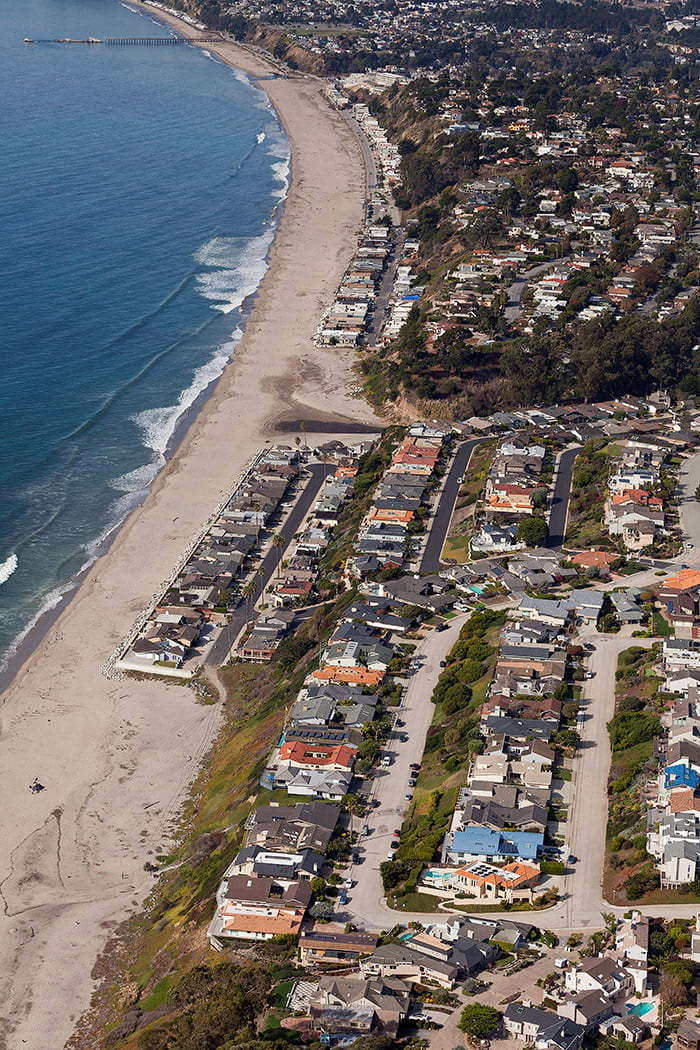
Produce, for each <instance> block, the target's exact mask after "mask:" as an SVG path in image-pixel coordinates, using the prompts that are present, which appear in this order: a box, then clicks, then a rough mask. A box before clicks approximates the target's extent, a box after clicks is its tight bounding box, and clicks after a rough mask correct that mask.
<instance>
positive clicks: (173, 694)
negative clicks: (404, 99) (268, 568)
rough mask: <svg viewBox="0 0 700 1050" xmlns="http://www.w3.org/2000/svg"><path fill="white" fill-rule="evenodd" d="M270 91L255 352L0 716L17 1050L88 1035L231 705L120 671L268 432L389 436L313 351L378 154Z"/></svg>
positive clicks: (185, 442) (241, 54)
mask: <svg viewBox="0 0 700 1050" xmlns="http://www.w3.org/2000/svg"><path fill="white" fill-rule="evenodd" d="M132 2H133V0H132ZM134 6H142V5H140V4H136V3H134ZM144 9H145V10H146V11H148V13H149V15H153V17H154V18H157V19H162V20H164V21H170V19H171V18H172V16H167V15H166V14H165V13H163V12H160V11H158V12H156V11H154V10H153V9H152V8H149V7H147V6H144ZM173 24H175V20H174V19H173ZM176 27H177V29H178V31H180V32H181V33H182V35H184V36H187V32H186V31H187V30H188V29H190V30H191V27H188V26H187V25H186V24H177V26H176ZM191 32H194V31H192V30H191ZM206 49H207V50H210V51H212V52H214V53H215V54H216V55H217V57H218V58H219V59H221V60H222V61H224V62H225V63H226V64H228V65H230V66H232V67H233V68H236V69H242V70H243V72H245V73H248V74H249V75H252V76H256V75H259V76H262V77H265V76H267V77H269V76H270V73H273V74H276V72H277V71H276V70H275V69H274V66H270V67H266V65H265V64H264V62H263V61H262V60H261V58H259V57H257V56H253V55H251V54H250V53H249V52H248V51H246V50H245V49H243V48H240V47H238V45H234V44H229V43H228V42H223V41H222V42H221V44H217V45H216V46H215V45H212V44H207V45H206ZM257 86H259V87H260V88H261V89H262V90H264V91H265V93H266V94H267V96H268V98H270V101H271V103H272V105H273V106H274V108H275V110H276V112H277V115H278V118H279V119H280V122H281V123H282V126H283V127H284V129H285V132H286V134H287V138H288V140H289V143H290V147H291V152H292V162H291V171H290V185H289V188H288V192H287V197H286V199H285V201H284V203H283V207H282V209H281V215H280V218H279V221H278V224H277V228H276V231H275V238H274V241H273V243H272V246H271V248H270V251H269V266H268V269H267V271H266V273H265V276H264V277H263V280H262V282H261V284H260V286H259V288H258V290H257V292H256V293H255V296H254V300H253V303H252V310H251V311H250V313H249V314H248V317H247V319H246V323H245V327H244V330H243V336H242V339H241V341H240V342H239V343H238V345H237V347H236V352H235V354H234V355H233V356H232V357H231V358H230V359H229V361H228V362H227V364H226V366H225V368H224V371H223V372H222V374H221V376H220V377H219V378H218V379H217V380H216V381H215V382H214V384H213V385H211V386H210V387H209V388H207V391H205V392H203V395H202V401H201V403H199V405H197V402H195V404H193V405H192V406H191V407H190V409H189V412H188V413H185V414H184V416H183V431H182V435H181V438H180V440H179V442H178V443H177V446H176V448H175V449H174V452H173V454H172V455H171V456H170V458H169V459H168V460H167V462H166V463H165V465H164V466H163V468H162V469H161V470H160V471H159V473H158V474H157V475H156V477H155V478H154V480H153V482H152V483H151V486H150V491H149V492H148V493H146V494H145V498H144V500H143V503H142V504H141V505H140V506H137V507H136V508H135V509H134V510H132V511H131V513H130V514H129V515H128V517H127V518H126V519H125V521H124V522H123V523H122V524H121V525H120V526H119V527H118V528H117V529H115V533H114V535H113V538H111V542H110V543H109V549H108V550H107V551H106V552H105V553H102V554H101V555H100V556H99V557H98V559H97V561H96V562H95V563H94V564H93V565H92V566H90V567H89V568H88V569H87V570H86V573H85V577H84V579H83V580H82V581H81V583H80V585H79V586H78V587H77V589H76V590H73V591H71V593H70V595H68V596H67V601H66V604H65V606H63V605H59V607H58V608H57V609H55V610H52V613H53V616H52V614H51V613H49V614H47V615H48V616H49V617H51V622H50V624H47V627H46V631H45V633H44V635H43V637H40V638H39V639H38V640H37V642H36V644H35V646H34V651H33V652H32V653H31V654H30V655H29V656H28V658H25V659H24V662H23V664H22V666H21V668H20V669H19V670H18V672H17V674H16V677H15V679H14V681H13V682H12V684H11V686H10V687H9V689H8V690H6V692H5V696H4V703H3V705H2V707H0V747H1V748H2V757H1V758H0V770H1V772H0V782H1V783H2V787H3V791H4V795H5V797H6V798H9V800H10V803H9V806H8V807H7V808H6V812H5V819H4V821H3V834H2V836H0V897H1V898H2V912H1V913H0V966H1V967H2V969H3V972H4V973H5V974H6V975H11V976H10V978H9V979H6V981H5V995H4V996H3V1004H2V1006H0V1047H2V1048H3V1050H5V1048H7V1050H14V1048H15V1047H17V1048H18V1050H19V1047H20V1046H26V1047H27V1050H43V1047H44V1046H45V1045H46V1032H49V1031H50V1032H51V1033H52V1036H51V1042H52V1044H53V1045H56V1046H62V1045H63V1044H64V1043H65V1041H66V1040H67V1039H68V1038H69V1037H70V1035H71V1034H72V1032H73V1030H74V1027H75V1024H76V1023H77V1021H78V1019H79V1017H80V1015H81V1014H82V1013H83V1012H84V1011H85V1009H86V1008H87V1007H88V1006H89V1001H90V996H91V993H92V991H93V990H94V988H95V986H96V982H95V980H94V979H93V978H92V976H91V970H92V967H93V965H94V962H95V960H96V959H97V957H98V955H99V953H100V951H101V950H102V948H103V947H104V944H105V942H106V940H107V939H108V937H109V936H110V934H111V933H112V932H113V931H114V929H115V928H116V926H118V925H119V923H120V922H122V921H123V919H125V918H126V917H128V915H130V914H133V912H134V911H136V910H138V908H139V907H140V906H141V904H142V901H143V899H144V897H145V896H146V894H147V893H148V891H149V890H150V889H151V888H152V885H153V882H152V879H151V878H150V877H149V876H147V875H145V873H144V871H143V865H144V861H145V860H146V859H147V858H148V856H149V854H151V853H157V852H160V851H161V849H160V847H162V846H163V844H164V843H166V842H167V841H168V828H169V827H170V826H171V825H172V822H173V819H174V818H175V817H176V815H177V814H178V812H179V810H180V807H181V805H182V802H183V801H184V798H185V796H186V792H187V789H188V786H189V784H190V783H191V782H192V780H193V779H194V777H195V776H196V774H197V772H198V770H199V768H200V764H201V762H202V760H203V759H204V757H205V755H206V753H207V751H208V750H209V748H210V747H211V744H212V742H213V740H214V739H215V736H216V732H217V728H218V724H219V715H220V704H216V705H214V706H212V707H203V706H201V705H197V704H196V703H195V702H194V699H193V694H192V692H191V690H189V689H187V688H183V687H182V686H179V685H174V684H170V683H167V682H160V681H157V680H149V681H144V682H137V681H133V680H131V679H125V680H123V681H114V680H108V679H106V678H104V677H103V676H102V675H101V674H100V667H101V665H102V664H103V663H104V661H105V659H106V658H107V657H109V656H110V655H111V654H112V652H113V651H114V649H115V648H116V646H117V645H118V644H119V643H120V641H121V640H122V638H123V637H124V636H125V635H126V633H127V632H128V630H129V628H130V627H131V624H132V622H133V619H134V615H135V613H136V612H137V611H138V610H139V609H140V608H142V607H143V605H144V604H145V603H146V601H147V600H148V597H149V595H150V594H152V593H153V591H154V590H155V588H156V586H157V585H158V583H159V582H160V581H161V580H162V579H163V578H165V577H166V576H167V575H168V573H169V572H170V571H171V570H172V568H173V566H174V565H175V564H176V563H177V560H178V558H179V556H180V554H181V552H182V551H183V550H184V549H185V547H186V545H187V543H188V542H190V541H191V539H192V537H193V536H194V535H195V533H196V532H197V530H198V529H199V527H201V525H202V523H203V522H204V521H205V520H206V518H207V517H208V515H209V514H210V513H211V511H212V510H213V509H214V508H215V506H217V505H218V502H219V499H220V497H221V495H222V494H223V492H224V491H226V490H227V489H229V488H230V487H231V486H232V485H233V483H234V481H235V479H236V477H237V476H239V474H240V472H241V469H242V467H243V466H244V464H245V462H246V461H247V460H248V459H249V458H250V456H251V454H252V453H253V452H255V451H256V450H257V449H258V448H259V447H260V446H261V445H263V444H264V442H265V440H266V439H271V438H274V436H275V435H276V434H283V433H289V432H290V428H291V427H294V428H296V426H297V422H298V421H299V420H301V419H305V420H313V421H315V422H314V425H315V426H316V425H318V426H319V427H322V428H324V429H325V427H326V425H328V426H329V428H332V432H333V433H337V434H338V435H342V434H343V433H345V434H348V435H351V434H353V433H367V432H368V431H369V432H377V431H378V430H380V429H382V427H383V424H382V422H381V421H379V420H377V419H376V417H375V416H374V415H373V413H372V412H371V410H370V409H369V407H368V406H366V404H365V403H364V402H362V401H360V400H357V399H354V398H353V397H352V396H351V395H350V393H349V389H350V388H351V387H353V386H356V385H357V384H356V381H355V380H354V379H353V374H352V365H353V363H354V354H353V353H352V352H347V351H342V350H340V351H339V350H337V349H335V350H332V351H330V352H329V351H328V350H322V349H320V348H317V347H315V346H314V345H313V342H312V336H313V332H314V329H315V326H316V323H317V321H318V318H319V317H320V314H321V312H322V310H323V308H324V307H325V306H326V305H328V302H329V301H330V299H329V296H332V295H333V294H334V293H335V288H336V287H337V284H338V282H339V279H340V276H341V275H342V272H343V269H344V267H345V264H346V263H347V261H348V259H349V257H350V255H351V253H352V251H353V248H354V245H355V239H356V232H357V229H358V228H359V226H360V224H361V222H362V203H361V202H362V198H363V196H364V192H365V182H364V171H363V167H362V162H361V156H360V149H359V145H358V144H357V142H356V141H355V140H354V138H353V136H352V134H351V132H350V130H349V128H348V127H347V125H346V123H345V122H344V121H343V120H342V117H340V115H339V114H337V113H335V112H334V111H333V110H332V109H331V108H330V106H329V105H328V104H327V103H326V101H325V99H324V98H323V96H322V95H321V85H320V82H318V81H316V80H315V79H314V78H311V77H290V78H284V79H283V78H282V77H279V76H277V75H273V76H272V78H271V79H266V80H264V81H263V82H262V83H260V84H259V85H257ZM207 392H208V396H204V395H205V394H207ZM318 406H323V407H322V409H320V408H319V407H318ZM292 432H293V431H292ZM322 432H323V431H322V430H318V431H315V432H314V431H312V430H311V429H310V428H309V430H308V431H307V436H308V438H309V439H310V440H313V439H314V437H316V436H320V434H321V433H322ZM329 432H331V431H330V429H329ZM37 626H38V625H37ZM34 776H38V777H39V779H40V780H41V782H42V783H43V784H45V786H46V790H45V791H44V792H42V793H41V794H39V795H33V794H32V793H31V792H29V791H28V785H29V783H30V782H31V780H32V779H33V777H34Z"/></svg>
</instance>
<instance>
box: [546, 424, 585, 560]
mask: <svg viewBox="0 0 700 1050" xmlns="http://www.w3.org/2000/svg"><path fill="white" fill-rule="evenodd" d="M580 451H581V446H580V445H577V446H576V448H567V449H566V450H565V451H564V452H562V454H561V455H560V456H559V461H558V463H557V474H556V478H555V481H554V492H553V493H552V503H551V510H550V514H549V538H548V539H547V546H548V547H561V545H562V543H563V542H564V536H565V535H566V517H567V514H568V512H569V496H570V493H571V478H572V476H573V473H574V460H575V459H576V457H577V455H578V454H579V452H580Z"/></svg>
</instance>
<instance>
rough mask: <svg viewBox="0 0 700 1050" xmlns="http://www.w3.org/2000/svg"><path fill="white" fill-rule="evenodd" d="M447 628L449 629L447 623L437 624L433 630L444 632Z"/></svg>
mask: <svg viewBox="0 0 700 1050" xmlns="http://www.w3.org/2000/svg"><path fill="white" fill-rule="evenodd" d="M448 627H449V624H447V623H439V624H438V625H437V627H436V628H435V630H436V631H446V630H447V628H448Z"/></svg>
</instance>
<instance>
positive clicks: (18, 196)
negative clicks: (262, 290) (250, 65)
mask: <svg viewBox="0 0 700 1050" xmlns="http://www.w3.org/2000/svg"><path fill="white" fill-rule="evenodd" d="M170 33H171V30H170V29H169V28H168V27H166V26H164V25H160V24H158V23H157V22H156V21H155V20H154V19H152V18H150V17H148V15H146V14H143V13H141V12H140V11H138V10H137V9H135V8H130V7H129V5H128V3H126V2H124V3H119V2H118V0H22V2H21V3H16V2H14V0H0V65H1V68H2V70H3V86H4V91H3V106H2V117H1V118H0V121H1V125H2V139H1V145H0V151H1V153H2V162H1V163H0V317H1V318H2V328H1V329H0V347H1V348H2V350H1V355H0V356H1V360H2V366H3V367H2V372H3V375H2V382H1V383H0V433H1V435H2V455H1V456H0V669H1V668H2V666H3V664H6V663H7V660H8V658H9V657H10V656H11V654H12V653H13V652H14V651H15V650H16V647H17V644H18V642H19V641H20V640H21V638H22V637H23V635H24V634H26V632H27V629H28V627H29V626H30V625H32V624H33V623H34V622H36V620H37V617H38V616H39V615H40V614H41V613H42V612H43V611H46V610H48V609H50V608H51V607H52V606H55V605H56V604H57V603H58V602H59V600H60V598H61V596H62V595H63V594H64V593H65V592H66V589H67V588H69V587H70V583H71V581H72V580H73V579H74V578H75V576H76V574H77V573H79V572H80V570H81V569H83V568H84V567H86V565H88V564H89V563H90V562H91V560H94V558H95V556H96V554H97V551H98V550H99V548H100V544H101V543H102V542H103V541H104V539H105V538H106V537H107V536H108V535H109V534H110V532H111V531H112V530H113V529H114V528H115V526H116V525H117V524H118V523H119V521H121V520H123V518H124V516H125V515H126V514H127V513H128V511H129V510H130V509H131V508H132V507H133V506H134V504H135V503H136V502H137V501H138V500H139V499H140V498H142V497H143V494H144V490H145V489H146V487H147V486H148V484H149V483H150V482H151V481H152V479H153V477H154V476H155V474H156V472H157V471H158V469H159V468H160V467H161V466H162V465H163V462H164V456H165V453H166V450H167V448H168V443H169V442H170V441H171V439H172V438H173V434H174V433H175V432H176V429H177V427H178V421H182V419H183V415H184V414H185V413H186V412H187V409H188V408H189V407H190V406H191V405H192V404H193V402H194V401H195V400H196V398H197V397H198V396H199V395H200V394H201V393H202V392H203V391H204V390H205V389H206V388H207V387H208V385H209V384H210V383H212V382H213V381H214V380H215V379H216V378H217V376H218V375H219V374H220V373H221V370H222V368H223V366H224V364H225V362H226V360H227V359H228V357H229V355H230V354H231V353H232V352H233V353H235V346H236V343H237V341H238V340H239V339H240V335H241V324H242V323H243V321H244V315H243V313H242V311H241V305H242V303H243V302H244V300H245V299H246V298H247V297H249V296H250V295H251V294H252V293H253V292H254V291H255V289H256V288H257V286H258V284H259V282H260V280H261V278H262V276H263V274H264V271H265V268H266V256H267V252H268V249H269V247H270V245H271V242H272V238H273V236H274V229H275V222H276V216H277V212H278V210H279V207H280V204H281V201H282V199H283V198H284V195H285V192H286V188H287V178H288V172H289V149H288V143H287V140H286V138H285V136H284V133H283V131H282V129H281V127H280V125H279V122H278V121H277V118H276V116H275V113H274V111H273V110H272V108H271V106H270V105H269V103H268V101H267V99H266V96H265V95H264V94H263V92H262V91H261V90H260V89H259V88H257V87H256V86H255V85H254V84H253V83H252V82H250V81H249V80H248V78H246V77H245V75H244V74H242V73H239V72H234V71H233V70H231V69H229V68H228V67H227V66H225V65H224V64H223V63H221V62H219V61H217V60H216V59H215V58H214V57H213V56H212V55H209V54H207V53H206V52H202V51H201V50H199V49H197V48H194V47H190V46H176V47H169V46H168V47H108V46H105V45H100V46H97V45H95V46H88V45H86V44H71V45H59V44H52V43H46V44H43V43H34V44H25V43H24V42H23V41H24V38H25V37H32V38H34V39H36V40H39V39H42V38H47V39H53V38H55V37H66V36H68V37H75V38H79V37H86V36H88V35H89V36H96V37H107V36H151V35H168V34H170Z"/></svg>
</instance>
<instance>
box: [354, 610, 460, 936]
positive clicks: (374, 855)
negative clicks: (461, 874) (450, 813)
mask: <svg viewBox="0 0 700 1050" xmlns="http://www.w3.org/2000/svg"><path fill="white" fill-rule="evenodd" d="M467 618H468V617H467V615H464V616H458V617H455V618H454V620H451V621H450V626H449V628H448V629H447V630H445V631H431V632H430V634H429V635H427V637H426V638H425V639H424V640H423V641H422V642H420V643H419V644H418V646H417V648H416V655H417V656H422V657H423V663H422V665H421V667H420V668H419V670H418V671H417V672H416V673H415V674H414V675H413V676H412V677H410V678H409V679H408V687H407V689H406V693H405V696H404V700H403V705H402V707H401V710H400V711H399V718H400V719H402V720H403V721H404V722H405V723H406V724H405V726H403V727H401V728H400V729H398V730H396V731H394V732H392V734H391V736H390V737H389V741H388V743H387V747H386V750H388V751H389V752H391V754H392V757H393V762H392V765H391V766H390V767H388V768H387V769H384V768H382V767H380V768H379V770H378V771H377V772H375V776H374V783H373V797H376V798H377V799H379V801H380V803H381V805H380V806H378V807H377V808H376V809H371V810H370V812H369V814H368V815H367V817H365V818H363V819H360V818H355V821H354V824H355V827H356V828H357V829H359V828H360V827H362V826H363V825H365V824H366V825H367V826H368V827H369V828H370V829H371V833H370V834H369V835H363V836H362V837H361V839H360V843H359V846H358V850H357V852H358V853H359V854H360V856H361V857H362V863H361V864H355V865H353V867H352V870H351V875H352V878H353V880H356V883H357V885H356V886H354V887H353V889H352V890H350V891H349V902H348V907H347V909H346V911H344V912H342V913H341V918H345V917H347V919H348V920H349V919H351V918H355V919H359V920H360V922H362V924H363V925H364V926H368V927H369V928H370V929H372V928H375V929H376V928H378V929H386V928H387V927H388V926H391V925H392V923H394V922H396V921H397V918H398V917H399V916H398V914H397V913H396V912H394V911H391V910H390V909H389V908H388V907H387V906H386V905H385V904H384V902H383V898H384V889H383V886H382V880H381V875H380V874H379V865H380V864H381V863H382V862H383V861H385V860H386V855H387V852H388V850H389V849H390V847H391V840H392V838H393V831H394V830H395V829H398V828H400V827H401V825H402V823H403V821H404V818H405V815H406V812H407V810H408V807H409V805H410V803H409V802H408V801H407V800H406V799H405V798H404V796H405V794H406V792H407V791H408V790H409V789H408V778H409V772H410V766H411V763H412V762H420V761H421V759H422V757H423V748H424V746H425V738H426V735H427V732H428V728H429V727H430V723H431V722H432V719H433V712H434V708H433V705H432V703H431V700H430V697H431V695H432V691H433V686H434V685H435V682H436V681H437V677H438V671H439V666H440V661H441V660H444V659H445V657H446V655H447V654H448V653H449V651H450V649H452V647H453V646H454V644H455V642H456V641H457V637H458V635H459V632H460V629H461V627H462V624H463V623H464V622H465V621H466V620H467ZM404 733H406V734H407V735H408V741H407V742H406V743H403V742H402V741H401V739H400V737H401V736H403V734H404Z"/></svg>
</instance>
